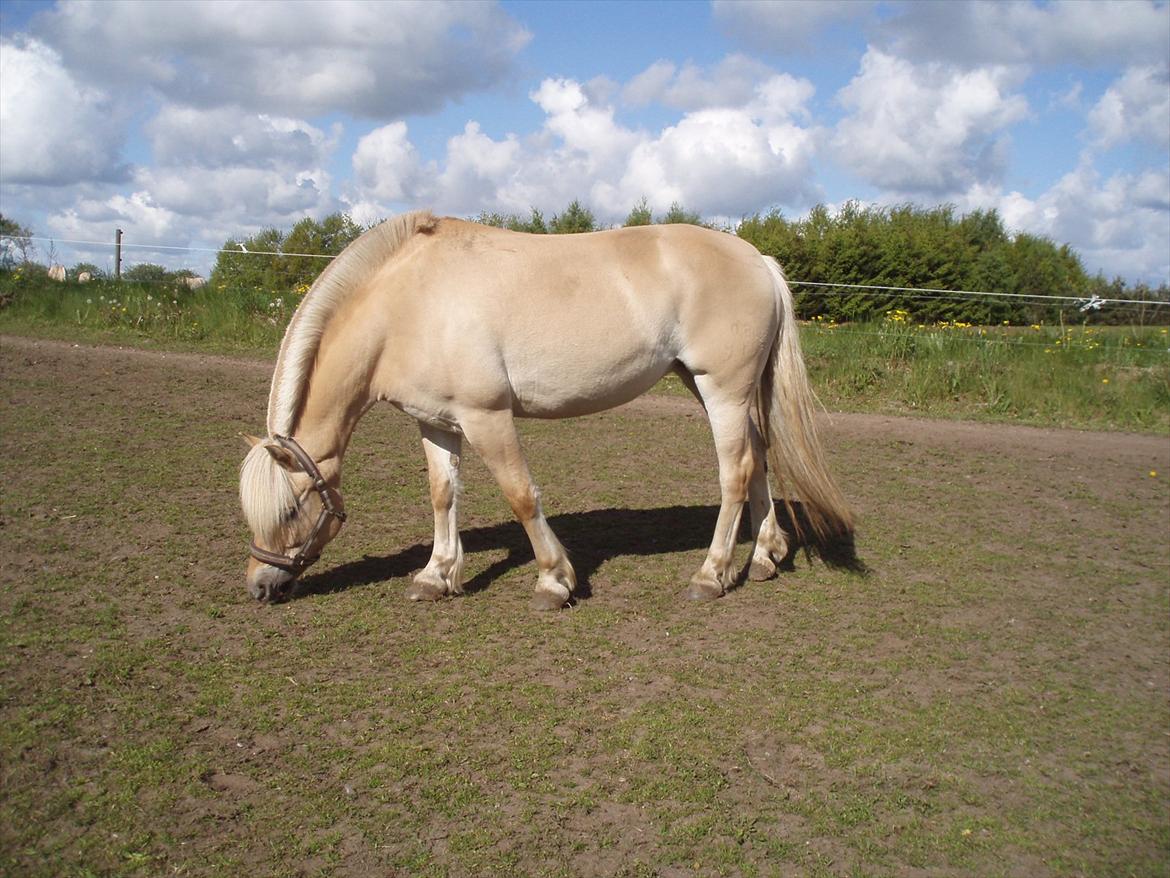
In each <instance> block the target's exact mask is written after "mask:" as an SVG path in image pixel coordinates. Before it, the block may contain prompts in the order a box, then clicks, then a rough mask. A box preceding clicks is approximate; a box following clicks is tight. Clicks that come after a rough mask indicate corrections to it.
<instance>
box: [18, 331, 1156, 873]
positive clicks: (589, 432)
mask: <svg viewBox="0 0 1170 878" xmlns="http://www.w3.org/2000/svg"><path fill="white" fill-rule="evenodd" d="M270 370H271V364H269V363H265V362H260V361H254V360H247V359H238V358H232V357H219V356H209V355H199V354H178V353H162V352H148V351H141V350H135V349H122V348H109V347H92V346H85V345H76V344H69V343H63V342H51V341H43V340H36V341H34V340H27V339H22V338H15V337H0V413H2V414H0V480H2V485H3V488H2V489H0V490H2V494H0V498H2V499H0V549H2V552H3V554H2V557H3V562H2V564H0V622H2V625H3V630H2V631H0V635H2V640H0V643H2V644H3V651H4V655H5V656H6V657H5V658H4V660H3V664H2V665H0V667H2V672H3V677H2V688H0V724H2V725H4V726H5V727H7V728H8V730H9V731H8V732H7V733H6V735H5V737H3V738H2V739H0V740H2V741H3V747H4V749H3V750H2V751H0V790H3V797H4V800H5V804H4V805H3V806H0V817H3V819H0V851H6V852H4V853H0V871H4V870H5V869H7V870H9V874H44V875H50V874H83V873H84V870H86V869H90V870H92V872H93V873H96V874H144V875H153V874H164V873H166V874H172V873H174V874H187V875H214V874H228V873H231V874H239V873H241V872H243V871H245V870H246V871H252V872H255V873H257V874H281V875H283V874H288V875H309V874H336V875H368V874H383V875H409V874H451V875H473V874H486V873H497V874H566V875H618V874H660V875H684V874H686V875H691V874H703V875H707V874H711V875H715V874H767V875H771V874H777V875H795V874H824V875H838V874H839V875H847V874H896V875H970V874H974V875H1038V876H1044V875H1073V874H1086V875H1088V874H1121V873H1124V874H1168V872H1167V869H1168V867H1167V865H1166V864H1167V862H1168V857H1170V816H1168V814H1170V540H1168V536H1167V534H1168V532H1170V527H1168V524H1170V491H1168V489H1167V480H1168V479H1170V439H1168V438H1167V437H1165V436H1156V435H1136V434H1122V433H1094V432H1078V431H1065V430H1049V429H1041V428H1035V427H1021V426H1014V425H1010V424H1000V425H987V424H974V423H966V422H957V421H956V422H946V421H929V420H916V419H908V418H892V417H883V416H873V415H858V414H842V413H835V414H832V415H831V416H829V417H826V419H825V420H824V423H823V425H822V426H823V435H824V437H825V441H826V444H827V446H828V449H829V455H830V459H831V461H832V463H833V467H834V470H835V471H836V472H837V473H838V474H839V478H840V480H841V483H842V485H843V486H844V487H845V489H846V493H847V494H848V496H849V497H850V498H851V500H852V501H853V502H854V503H855V506H856V511H857V513H858V516H859V520H860V522H861V525H860V528H859V540H858V548H859V552H860V555H861V557H862V560H863V561H864V562H865V563H866V565H867V566H868V567H869V568H870V573H869V575H867V576H855V575H851V574H847V573H838V572H834V571H829V570H827V569H826V568H825V567H824V566H823V565H821V564H819V563H810V561H809V560H808V559H806V558H804V557H803V556H798V557H797V558H796V559H795V564H794V567H793V569H791V570H788V571H785V572H783V573H782V574H781V576H780V577H779V579H777V580H776V581H774V582H772V583H764V584H755V583H746V584H745V585H744V586H743V587H742V588H739V589H737V590H735V591H734V592H732V593H731V594H730V595H728V596H727V597H726V598H724V599H722V600H721V601H719V602H717V603H716V604H714V605H711V606H692V605H688V604H686V603H685V602H684V601H683V600H682V597H681V594H682V590H683V587H684V586H685V583H686V579H687V577H688V576H689V574H690V572H691V571H692V570H693V569H694V568H695V567H697V565H698V562H699V561H700V560H701V558H702V555H703V551H704V548H705V545H706V542H707V540H709V538H710V528H711V526H712V525H713V522H714V513H715V509H714V504H715V503H716V501H717V497H716V495H715V484H716V482H715V472H714V455H713V452H712V451H711V449H710V447H709V446H710V441H709V437H707V438H704V437H705V436H706V432H705V429H706V428H705V422H704V421H703V416H702V412H701V410H699V408H698V406H697V404H696V403H694V402H693V401H691V400H689V399H686V398H682V397H676V396H669V395H650V396H647V397H644V398H642V399H640V400H638V401H635V402H634V403H631V404H630V405H628V406H624V407H622V408H621V409H618V410H616V411H614V412H610V413H606V414H604V415H600V416H597V417H595V418H588V419H583V420H582V421H579V422H570V423H566V424H532V425H525V427H524V434H525V442H526V444H527V446H528V448H529V452H530V455H531V457H532V463H533V468H534V471H535V472H536V473H537V477H538V480H539V481H540V482H541V485H542V489H543V491H544V494H545V496H546V505H547V507H548V508H549V509H550V511H551V512H552V513H553V515H552V526H553V528H554V529H555V530H556V531H557V533H558V535H559V536H560V537H561V539H562V541H563V542H564V543H565V544H566V545H567V546H568V547H569V549H570V551H571V552H572V553H573V557H574V561H575V564H576V565H577V568H578V572H579V575H580V576H581V578H582V580H583V582H584V583H585V585H586V590H585V598H584V599H583V600H582V601H581V602H580V603H579V605H578V606H577V607H576V608H575V609H573V610H568V611H565V612H563V613H561V614H559V615H557V614H554V615H553V616H552V617H541V618H539V619H537V618H534V617H533V616H532V615H531V614H529V613H528V612H527V610H526V609H525V606H526V597H527V593H528V591H529V590H530V588H531V586H532V584H533V582H534V576H535V572H534V570H533V569H532V566H531V551H530V549H528V547H527V544H526V542H525V541H524V538H523V533H522V531H520V529H519V528H518V527H517V526H516V525H515V524H514V523H513V522H511V520H510V517H509V516H508V514H507V510H506V507H505V506H504V504H503V501H502V500H501V499H500V498H499V497H498V492H496V491H495V489H494V486H492V485H491V484H490V481H489V479H488V477H487V475H486V473H485V471H484V470H483V468H482V467H480V466H477V465H476V464H474V463H472V464H471V465H470V466H469V468H468V471H467V473H466V480H467V482H468V486H467V499H466V503H465V506H464V509H465V515H464V543H465V547H466V550H467V553H468V579H469V584H468V595H466V596H465V597H463V598H460V599H458V600H453V601H448V602H443V603H440V604H437V605H427V606H416V605H410V606H407V605H406V602H405V600H404V599H403V597H402V595H403V592H404V590H405V585H406V582H407V579H406V577H407V576H409V574H410V573H411V572H412V571H413V570H415V569H417V568H419V567H421V566H422V565H423V564H424V563H425V561H426V558H427V554H428V552H429V542H430V535H429V533H430V531H429V528H430V518H429V512H428V511H427V508H426V504H425V489H426V479H425V467H424V464H423V460H422V455H421V452H419V451H418V449H417V448H416V447H415V446H416V444H417V442H416V435H415V434H414V433H413V431H412V428H411V426H410V424H409V422H408V421H407V419H405V418H404V417H403V416H398V415H396V414H394V413H390V412H381V411H379V412H377V413H373V414H371V415H370V416H369V417H368V420H367V422H365V423H364V424H363V425H362V426H361V427H359V431H358V438H357V439H355V443H354V446H353V449H352V451H351V459H350V460H349V461H347V467H348V468H349V469H348V472H347V488H346V491H347V493H346V496H347V505H350V508H351V514H353V513H354V512H356V513H357V514H353V520H352V522H351V524H349V525H347V531H346V532H345V533H344V534H343V535H342V537H341V538H340V539H339V540H338V542H337V545H336V546H334V547H331V548H330V550H329V551H328V552H327V553H326V556H325V558H324V559H323V560H322V562H321V563H320V564H319V566H318V568H315V569H314V571H313V572H312V573H311V574H310V575H309V576H307V577H306V580H305V582H304V583H303V585H302V587H301V589H300V591H299V593H298V595H297V599H295V600H293V601H292V602H290V603H289V604H288V605H285V606H281V607H261V606H258V605H255V604H253V603H251V602H250V601H249V599H248V598H247V597H246V594H245V591H244V588H243V582H242V572H243V558H244V552H245V546H246V539H247V535H246V533H245V532H244V529H243V526H242V524H241V522H240V519H239V515H238V513H237V512H236V506H235V500H234V492H235V481H234V471H235V467H236V466H237V465H238V461H239V459H240V458H241V457H242V454H243V450H244V449H243V445H242V444H240V443H239V442H238V440H236V439H235V438H234V437H235V435H236V434H237V433H238V432H241V431H248V432H256V431H257V430H258V429H260V428H261V426H262V424H263V417H264V411H263V406H264V404H265V400H266V395H267V382H268V378H269V375H270ZM351 491H352V494H351V493H350V492H351ZM351 496H352V498H353V499H351ZM742 554H744V551H743V546H742V545H741V555H742ZM534 741H535V743H534ZM537 743H538V744H539V746H536V745H535V744H537Z"/></svg>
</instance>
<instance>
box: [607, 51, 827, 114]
mask: <svg viewBox="0 0 1170 878" xmlns="http://www.w3.org/2000/svg"><path fill="white" fill-rule="evenodd" d="M773 75H774V74H773V71H772V70H771V68H769V67H768V66H767V65H766V64H763V63H762V62H760V61H756V60H754V59H752V58H748V57H747V56H745V55H729V56H728V57H726V58H724V59H723V60H722V61H720V62H719V63H718V64H716V65H715V66H714V67H712V68H711V69H710V70H704V69H703V68H701V67H698V66H696V65H695V64H684V65H683V66H682V67H681V68H678V67H676V66H675V65H674V64H672V63H671V62H669V61H655V62H654V63H653V64H651V65H650V66H649V67H648V68H646V69H645V70H644V71H642V72H641V73H639V74H638V75H637V76H635V77H634V78H633V79H631V80H630V82H629V83H628V84H627V85H626V87H625V89H624V90H623V92H622V98H623V100H624V101H625V102H626V103H627V104H630V105H632V106H642V105H644V104H649V103H651V102H658V103H661V104H665V105H666V106H668V107H674V108H675V109H679V110H700V109H706V108H708V107H737V106H743V105H744V104H746V103H748V102H749V101H751V100H752V99H753V97H754V96H755V92H756V88H757V87H758V85H759V83H760V82H761V81H762V80H765V79H769V78H771V77H772V76H773ZM806 100H807V98H806Z"/></svg>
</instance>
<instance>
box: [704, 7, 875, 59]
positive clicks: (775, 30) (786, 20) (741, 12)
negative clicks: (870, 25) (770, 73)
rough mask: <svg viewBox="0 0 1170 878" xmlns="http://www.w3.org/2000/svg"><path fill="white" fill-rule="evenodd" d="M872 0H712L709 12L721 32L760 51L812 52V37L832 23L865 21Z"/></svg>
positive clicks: (790, 53) (780, 52)
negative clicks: (781, 0)
mask: <svg viewBox="0 0 1170 878" xmlns="http://www.w3.org/2000/svg"><path fill="white" fill-rule="evenodd" d="M876 6H877V3H876V2H873V0H786V2H784V3H778V2H775V0H714V3H713V4H712V12H713V13H714V16H715V21H716V22H718V24H719V25H720V27H721V28H722V29H723V31H724V32H725V33H727V34H729V35H731V36H732V37H735V38H736V39H738V40H741V41H742V42H743V43H744V44H746V45H748V46H751V47H752V48H754V49H756V50H757V51H760V52H771V53H776V54H785V55H792V54H800V53H804V52H811V51H813V48H814V46H815V45H816V43H815V41H814V38H815V37H816V36H817V34H818V33H820V32H821V31H823V30H824V29H826V28H828V27H831V26H832V25H835V24H838V23H841V22H844V21H849V20H851V19H852V20H855V21H868V20H869V18H870V16H871V15H872V12H873V9H874V8H875V7H876Z"/></svg>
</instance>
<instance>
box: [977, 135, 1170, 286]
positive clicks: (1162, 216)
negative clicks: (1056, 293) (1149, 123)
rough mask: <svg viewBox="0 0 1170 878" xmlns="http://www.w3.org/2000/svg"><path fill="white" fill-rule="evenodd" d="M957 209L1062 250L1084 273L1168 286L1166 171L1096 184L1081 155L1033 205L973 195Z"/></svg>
mask: <svg viewBox="0 0 1170 878" xmlns="http://www.w3.org/2000/svg"><path fill="white" fill-rule="evenodd" d="M961 206H963V207H964V208H968V209H970V208H976V207H983V208H987V207H994V208H996V209H998V210H999V211H1000V214H1001V215H1002V216H1003V219H1004V223H1005V225H1007V226H1008V228H1010V229H1013V230H1017V231H1025V232H1030V233H1032V234H1037V235H1045V236H1047V237H1049V238H1051V239H1052V240H1054V241H1058V242H1062V243H1063V242H1067V243H1069V244H1071V245H1072V247H1073V248H1074V249H1075V250H1076V251H1077V252H1078V253H1080V254H1081V256H1082V257H1083V258H1084V260H1085V263H1086V265H1087V266H1088V267H1089V270H1090V271H1093V270H1096V269H1097V268H1098V267H1099V268H1100V269H1101V270H1103V271H1104V272H1105V273H1106V274H1107V275H1110V276H1112V275H1121V276H1123V277H1129V278H1144V279H1146V280H1148V281H1151V282H1153V283H1164V282H1166V281H1167V279H1170V251H1168V249H1167V246H1166V242H1167V241H1170V173H1168V172H1167V171H1166V170H1165V169H1161V170H1156V171H1150V170H1148V171H1144V172H1141V173H1135V174H1130V173H1117V174H1113V175H1110V176H1108V177H1104V178H1103V177H1102V175H1101V174H1100V172H1099V171H1097V169H1096V168H1095V167H1094V166H1093V165H1092V163H1091V160H1090V158H1089V156H1088V155H1087V154H1086V155H1085V156H1084V157H1083V158H1082V161H1081V163H1080V164H1079V165H1078V166H1077V168H1076V169H1075V170H1073V171H1070V172H1069V173H1067V174H1065V175H1064V176H1063V177H1061V178H1060V180H1058V181H1057V182H1056V183H1055V184H1054V185H1053V186H1052V188H1050V189H1049V190H1047V191H1046V192H1043V193H1041V194H1040V195H1039V196H1037V197H1036V198H1029V197H1028V196H1026V195H1024V194H1022V193H1020V192H1015V191H1013V192H1009V193H1006V194H1005V193H1003V192H1002V191H1000V190H998V189H995V188H994V187H988V188H979V187H976V188H973V189H972V191H971V192H970V193H968V194H967V196H966V197H965V198H964V199H962V201H961Z"/></svg>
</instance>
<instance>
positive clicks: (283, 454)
mask: <svg viewBox="0 0 1170 878" xmlns="http://www.w3.org/2000/svg"><path fill="white" fill-rule="evenodd" d="M240 438H241V439H243V440H244V441H245V442H246V443H248V447H249V448H255V447H256V446H257V445H261V446H263V447H264V450H265V451H267V452H268V453H269V454H271V455H272V459H273V460H275V461H276V462H277V463H278V464H280V465H281V466H282V467H284V468H285V469H286V470H288V471H289V472H294V473H295V472H300V471H301V470H302V469H303V467H302V466H301V464H300V461H298V460H297V459H296V458H295V457H294V456H293V453H292V452H291V451H289V450H288V449H287V448H285V447H284V446H283V445H281V444H279V443H277V442H273V441H272V440H271V439H260V438H258V437H256V436H250V435H248V434H247V433H241V434H240Z"/></svg>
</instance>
